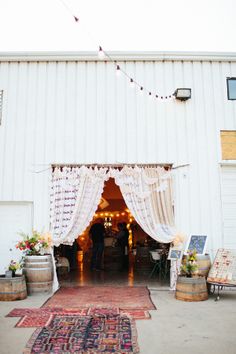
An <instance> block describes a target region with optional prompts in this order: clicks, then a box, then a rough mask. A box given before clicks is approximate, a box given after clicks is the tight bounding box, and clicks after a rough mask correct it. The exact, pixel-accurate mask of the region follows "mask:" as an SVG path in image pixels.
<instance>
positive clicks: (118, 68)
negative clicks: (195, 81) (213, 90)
mask: <svg viewBox="0 0 236 354" xmlns="http://www.w3.org/2000/svg"><path fill="white" fill-rule="evenodd" d="M59 1H60V2H61V3H62V4H63V5H64V7H65V8H66V9H67V11H69V13H70V15H71V16H72V17H73V19H74V21H75V22H76V23H79V17H77V16H75V15H74V13H73V11H72V10H71V8H70V7H69V6H68V5H67V4H66V2H65V1H64V0H59ZM88 34H89V36H90V38H91V39H92V40H93V37H92V36H91V34H90V33H88ZM93 42H94V40H93ZM98 58H99V60H108V61H109V62H111V63H113V64H114V66H115V71H116V76H117V77H119V76H121V74H123V76H125V77H126V78H127V80H128V81H129V83H130V87H131V88H136V89H138V91H139V93H140V94H141V95H143V94H144V93H146V95H147V96H148V98H149V99H150V100H153V99H154V100H156V101H161V102H164V101H169V100H173V99H175V98H176V97H175V94H174V93H170V94H168V95H160V94H159V93H156V92H153V91H150V90H149V89H147V88H145V87H144V86H143V85H142V84H140V83H138V82H137V81H136V80H135V79H134V78H133V77H131V76H130V75H129V74H128V73H127V72H126V71H125V70H124V69H123V68H122V67H121V66H120V65H118V64H117V62H116V60H114V59H113V58H112V57H111V55H110V54H108V53H107V52H106V51H105V50H104V49H103V48H102V46H101V45H99V46H98Z"/></svg>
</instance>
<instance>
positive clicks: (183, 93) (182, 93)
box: [174, 88, 191, 101]
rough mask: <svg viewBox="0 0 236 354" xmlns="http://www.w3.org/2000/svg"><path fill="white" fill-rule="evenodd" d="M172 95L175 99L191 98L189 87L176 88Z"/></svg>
mask: <svg viewBox="0 0 236 354" xmlns="http://www.w3.org/2000/svg"><path fill="white" fill-rule="evenodd" d="M174 96H175V98H176V99H177V100H180V101H187V100H188V99H189V98H191V88H177V89H176V90H175V92H174Z"/></svg>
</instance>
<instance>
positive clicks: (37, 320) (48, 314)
mask: <svg viewBox="0 0 236 354" xmlns="http://www.w3.org/2000/svg"><path fill="white" fill-rule="evenodd" d="M87 312H88V309H75V308H73V309H68V308H67V309H62V308H51V307H48V308H47V307H45V308H41V309H30V308H23V309H14V310H12V311H11V312H10V313H9V314H8V315H7V316H6V317H22V318H21V319H20V321H19V322H17V324H16V326H15V327H44V326H47V325H48V323H50V321H51V319H52V317H53V316H54V315H56V314H59V315H80V316H85V315H87Z"/></svg>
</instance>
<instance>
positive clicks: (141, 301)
mask: <svg viewBox="0 0 236 354" xmlns="http://www.w3.org/2000/svg"><path fill="white" fill-rule="evenodd" d="M43 307H64V308H66V307H77V308H83V307H118V308H126V309H143V310H152V309H155V306H154V305H153V303H152V301H151V298H150V294H149V290H148V289H147V288H146V287H111V286H108V287H106V286H95V287H92V286H81V287H73V288H61V289H59V290H58V291H57V292H56V293H55V294H54V295H53V296H52V297H51V298H50V299H49V300H48V301H47V302H46V303H45V304H44V306H43Z"/></svg>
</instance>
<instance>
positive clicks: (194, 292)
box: [175, 276, 208, 301]
mask: <svg viewBox="0 0 236 354" xmlns="http://www.w3.org/2000/svg"><path fill="white" fill-rule="evenodd" d="M175 297H176V299H178V300H183V301H203V300H207V299H208V292H207V286H206V278H205V277H197V278H195V277H194V278H187V277H181V276H179V277H178V279H177V283H176V291H175Z"/></svg>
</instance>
